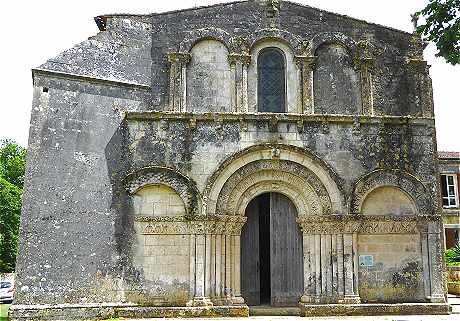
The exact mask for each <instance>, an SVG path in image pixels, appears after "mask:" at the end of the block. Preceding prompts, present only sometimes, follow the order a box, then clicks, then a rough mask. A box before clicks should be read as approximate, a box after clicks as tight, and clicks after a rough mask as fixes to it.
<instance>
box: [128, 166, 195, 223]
mask: <svg viewBox="0 0 460 321" xmlns="http://www.w3.org/2000/svg"><path fill="white" fill-rule="evenodd" d="M123 184H124V185H125V188H126V190H127V191H128V193H129V194H131V195H132V194H134V193H136V192H137V191H138V190H139V189H141V188H142V187H144V186H148V185H165V186H168V187H170V188H172V189H173V190H174V191H176V193H178V194H179V196H180V197H181V198H182V201H183V202H184V204H185V209H186V211H187V214H188V215H196V214H198V213H199V207H200V205H201V199H200V192H199V191H198V188H197V186H196V184H195V182H194V181H193V180H192V179H190V178H188V177H187V176H185V175H183V174H181V173H179V172H178V171H176V170H174V169H171V168H167V167H159V166H151V167H144V168H141V169H139V170H137V171H135V172H133V173H130V174H128V175H127V176H126V177H125V178H124V180H123Z"/></svg>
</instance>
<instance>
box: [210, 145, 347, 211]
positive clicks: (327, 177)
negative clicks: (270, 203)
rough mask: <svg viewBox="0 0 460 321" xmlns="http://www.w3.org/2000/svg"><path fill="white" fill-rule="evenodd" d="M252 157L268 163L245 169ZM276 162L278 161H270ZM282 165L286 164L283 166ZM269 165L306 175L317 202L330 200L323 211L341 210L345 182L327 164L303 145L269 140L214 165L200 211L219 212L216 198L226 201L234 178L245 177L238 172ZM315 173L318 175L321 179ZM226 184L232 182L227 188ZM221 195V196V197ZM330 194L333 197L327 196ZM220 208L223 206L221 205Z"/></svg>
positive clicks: (270, 167) (295, 173) (237, 179)
mask: <svg viewBox="0 0 460 321" xmlns="http://www.w3.org/2000/svg"><path fill="white" fill-rule="evenodd" d="M274 148H276V149H279V150H280V159H279V160H276V161H274V160H273V159H272V155H271V150H272V149H274ZM256 159H257V160H260V162H266V161H268V162H269V163H270V162H272V165H266V166H265V165H264V166H265V168H264V166H262V165H261V164H262V163H261V164H259V165H256V167H257V166H261V167H260V168H257V169H255V168H253V170H252V171H251V172H246V171H247V170H248V169H249V168H251V166H254V164H252V165H250V164H251V163H252V162H254V160H256ZM286 161H287V163H286ZM276 162H277V163H278V164H277V165H276V164H275V165H273V164H274V163H276ZM263 164H268V163H263ZM286 164H290V165H286ZM300 164H302V165H300ZM303 164H305V165H303ZM246 165H250V166H249V167H245V168H247V169H245V170H243V171H242V170H241V169H242V168H243V167H244V166H246ZM283 166H287V167H286V168H283ZM307 166H308V167H309V168H312V169H313V170H314V172H313V171H312V170H311V169H309V168H307ZM273 169H278V171H279V172H291V173H292V174H294V175H296V176H300V177H302V176H306V177H308V179H309V182H310V183H309V186H311V187H312V188H313V189H315V190H316V191H319V192H317V195H318V198H319V199H320V200H321V204H325V202H326V200H329V202H330V204H331V203H332V205H331V206H326V207H325V208H326V209H327V208H331V210H326V211H325V212H323V213H331V212H332V211H333V212H334V213H343V205H342V204H344V202H345V201H344V196H343V195H344V194H345V193H344V191H343V186H345V184H344V183H343V182H342V180H341V179H340V177H339V176H338V175H337V174H336V173H335V172H334V170H333V169H332V168H331V167H330V166H329V165H327V164H326V163H325V162H324V161H322V160H321V159H320V158H318V157H317V156H315V155H314V154H311V153H310V152H309V151H308V150H307V149H305V148H299V147H295V146H288V145H283V144H269V143H267V144H261V145H254V146H251V147H248V148H246V149H245V150H242V151H240V152H237V153H235V154H233V155H232V156H231V157H229V158H227V159H226V160H224V161H223V162H222V163H221V164H220V165H219V167H218V169H217V170H216V171H215V172H214V173H213V174H212V175H211V177H210V178H209V179H208V181H207V183H206V187H205V189H204V191H203V197H204V198H206V200H207V201H206V204H204V206H206V209H205V210H204V211H203V213H209V214H213V213H219V210H217V204H218V203H219V202H224V201H223V199H225V202H228V196H229V195H230V194H229V193H230V191H232V190H233V189H234V187H235V186H236V185H237V184H238V182H240V181H241V180H242V179H243V178H244V177H245V176H240V175H239V173H245V175H246V174H247V175H249V174H251V173H254V172H258V171H260V170H273ZM303 171H305V172H303ZM233 174H235V175H233ZM317 174H318V175H317ZM231 176H233V178H232V179H231V180H229V178H230V177H231ZM237 177H239V178H237ZM315 177H316V179H315ZM319 177H321V180H320V179H319ZM278 181H279V179H278ZM230 182H232V183H230ZM323 182H324V184H323ZM255 183H257V182H256V181H255V182H254V184H255ZM230 184H231V185H233V186H232V187H231V188H230ZM224 185H227V188H228V190H226V191H225V192H223V193H222V190H223V189H224ZM328 191H330V192H328ZM221 195H222V196H223V198H221ZM224 195H226V196H224ZM331 195H332V196H333V198H331ZM323 196H324V197H323ZM218 199H220V201H218ZM342 202H343V203H342ZM221 206H222V205H221ZM221 208H225V206H224V207H221ZM323 209H324V207H323Z"/></svg>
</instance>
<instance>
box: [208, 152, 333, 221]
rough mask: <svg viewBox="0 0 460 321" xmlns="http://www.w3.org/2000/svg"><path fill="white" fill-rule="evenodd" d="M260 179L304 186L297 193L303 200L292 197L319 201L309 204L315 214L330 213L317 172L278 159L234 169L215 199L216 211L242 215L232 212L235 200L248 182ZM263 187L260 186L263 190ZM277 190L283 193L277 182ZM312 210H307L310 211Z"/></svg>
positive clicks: (242, 192) (324, 191)
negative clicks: (316, 207) (316, 206)
mask: <svg viewBox="0 0 460 321" xmlns="http://www.w3.org/2000/svg"><path fill="white" fill-rule="evenodd" d="M278 150H279V149H278ZM263 181H265V182H269V183H270V184H272V183H273V182H281V183H286V185H287V186H305V188H303V190H302V191H301V192H300V193H299V197H303V200H293V201H294V202H301V201H306V200H308V201H309V203H310V204H311V205H313V206H315V205H316V204H319V208H318V209H315V208H314V207H310V210H311V211H313V213H314V214H330V213H331V208H332V207H331V200H330V198H329V196H328V192H327V190H326V188H325V187H324V185H323V183H322V182H321V181H320V179H319V178H318V176H316V175H315V174H314V173H313V172H312V171H311V170H309V169H307V168H306V167H304V166H302V165H299V164H297V163H294V162H291V161H286V160H277V159H276V160H260V161H254V162H251V163H249V164H247V165H245V166H243V167H241V168H239V169H238V170H237V171H236V172H235V173H233V175H231V176H230V177H229V178H228V180H227V182H226V183H225V184H224V186H223V187H222V189H221V192H220V194H219V197H218V199H217V207H216V209H217V212H218V213H228V214H240V215H244V212H243V213H240V212H233V211H235V209H236V206H235V204H236V203H237V202H238V201H239V200H240V199H242V198H243V197H244V193H245V191H247V190H248V189H249V188H250V187H251V186H253V185H255V184H256V183H260V182H263ZM264 188H266V191H270V190H273V185H270V186H269V187H267V186H264ZM264 188H262V189H260V190H264ZM294 189H295V188H294ZM279 192H281V193H283V185H280V189H279ZM313 213H311V212H310V213H309V214H313ZM305 214H306V213H305Z"/></svg>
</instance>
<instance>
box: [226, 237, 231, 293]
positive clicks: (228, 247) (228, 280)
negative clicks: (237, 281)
mask: <svg viewBox="0 0 460 321" xmlns="http://www.w3.org/2000/svg"><path fill="white" fill-rule="evenodd" d="M231 244H232V243H231V236H230V235H225V296H226V297H227V299H229V300H230V299H231V296H232V282H231V281H232V278H231V272H232V270H231V269H232V264H231V263H232V262H231Z"/></svg>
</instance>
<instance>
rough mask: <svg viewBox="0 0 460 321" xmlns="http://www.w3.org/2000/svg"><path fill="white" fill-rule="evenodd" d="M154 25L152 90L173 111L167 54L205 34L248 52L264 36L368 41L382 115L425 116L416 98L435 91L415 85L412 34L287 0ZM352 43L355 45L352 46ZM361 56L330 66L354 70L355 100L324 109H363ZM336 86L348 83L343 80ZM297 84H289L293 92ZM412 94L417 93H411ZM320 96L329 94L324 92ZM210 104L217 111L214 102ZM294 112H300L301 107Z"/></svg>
mask: <svg viewBox="0 0 460 321" xmlns="http://www.w3.org/2000/svg"><path fill="white" fill-rule="evenodd" d="M228 17H231V18H228ZM241 17H244V19H241ZM109 20H110V18H109ZM166 24H167V25H168V28H163V27H162V26H164V25H166ZM152 28H153V32H152V43H153V44H154V45H153V46H152V57H153V58H152V59H153V70H154V72H153V74H152V83H153V84H155V86H154V87H153V89H152V90H153V92H152V93H153V96H154V97H158V99H159V101H156V102H155V105H156V106H155V107H154V108H155V109H160V110H161V109H168V107H167V106H169V102H168V99H169V97H168V89H169V79H168V77H169V63H168V61H167V59H166V57H167V53H168V52H189V50H190V48H191V47H192V46H193V44H194V43H195V42H196V41H197V40H198V39H200V38H214V39H219V40H221V41H223V42H224V43H226V44H227V46H228V47H229V48H230V52H232V51H235V52H239V51H241V50H243V51H245V50H247V51H249V54H251V53H252V50H253V47H252V46H253V45H254V44H255V43H257V41H258V40H260V39H264V38H274V37H277V38H279V39H282V40H283V41H286V42H287V43H288V45H289V46H290V47H291V48H292V50H293V51H294V52H295V53H296V54H302V53H303V51H304V50H306V49H305V47H303V46H305V43H306V42H308V41H312V40H314V39H315V37H316V38H318V35H320V34H326V33H329V34H330V33H337V34H340V35H343V36H342V38H340V37H338V38H328V36H325V37H323V38H324V39H322V40H321V41H323V40H324V41H326V42H329V43H330V42H332V43H335V44H344V43H345V44H346V45H347V46H350V48H348V49H351V51H355V52H359V51H360V50H361V49H359V44H360V43H364V42H365V43H366V44H367V45H366V46H367V49H366V50H367V51H368V53H367V54H368V55H369V56H370V57H372V58H373V64H374V67H375V69H374V71H373V72H372V82H373V85H372V90H373V105H374V106H373V108H374V113H375V114H376V115H398V116H399V115H420V116H421V115H423V114H424V112H423V106H422V105H423V104H425V103H423V102H422V101H421V100H418V101H417V99H416V98H415V96H417V95H418V96H420V92H418V91H420V90H422V91H426V90H428V91H429V90H430V89H429V87H423V88H419V87H416V88H412V87H411V86H412V85H413V83H412V82H410V80H412V79H415V78H413V77H418V76H417V75H418V74H417V73H415V74H414V75H415V76H412V73H411V70H414V68H413V67H414V64H408V63H407V59H408V57H409V56H412V55H419V54H420V48H419V47H416V46H415V49H414V48H412V47H411V46H412V43H413V41H412V40H411V38H412V35H411V34H409V33H405V32H401V31H397V30H392V29H390V28H386V27H383V26H379V25H375V24H370V23H366V22H364V21H360V20H356V19H352V18H350V17H346V16H340V15H337V14H333V13H330V12H325V11H321V10H318V9H316V8H311V7H308V6H301V5H298V4H294V3H289V2H284V1H282V2H281V7H280V10H279V13H278V14H275V15H273V17H270V14H269V13H268V9H267V6H266V5H265V4H263V3H262V2H257V1H247V2H238V3H229V4H226V5H221V6H211V7H205V8H196V9H193V10H188V11H180V12H174V13H166V14H158V15H153V16H152ZM270 28H278V29H279V30H277V31H272V32H270V31H268V29H270ZM319 38H321V37H319ZM411 41H412V42H411ZM352 46H355V48H351V47H352ZM356 46H357V47H356ZM320 50H322V49H320ZM312 54H315V52H313V53H312ZM358 58H359V57H358V56H357V55H356V54H355V55H354V56H350V57H348V58H347V59H345V60H348V61H346V63H347V65H348V66H347V67H346V68H348V69H346V70H347V72H346V73H343V71H341V70H342V68H343V66H336V67H337V68H335V67H334V66H331V67H330V68H335V69H334V70H333V73H334V74H348V76H346V77H345V78H347V77H348V78H349V79H350V80H351V82H352V85H350V86H351V87H349V88H348V89H347V90H348V91H350V93H351V94H352V96H351V97H349V98H348V99H349V100H350V101H346V100H345V101H342V100H340V101H341V103H339V104H337V105H335V107H334V108H333V107H331V106H329V107H327V109H324V110H323V109H319V111H320V112H326V111H327V112H329V113H333V114H347V113H355V114H356V113H358V110H359V108H358V107H359V106H350V105H349V103H350V102H351V103H354V104H357V105H359V100H360V97H359V94H358V93H357V90H356V88H355V86H356V83H357V82H358V78H359V77H358V76H359V75H352V74H351V69H349V68H350V64H351V65H353V67H357V68H359V64H357V62H358V60H359V59H358ZM342 60H344V59H341V61H342ZM344 62H345V61H344ZM251 63H252V64H254V63H256V61H255V60H254V59H252V62H251ZM290 75H292V74H290ZM410 77H412V78H410ZM424 81H425V80H424ZM334 83H335V82H334ZM428 83H429V81H428V80H426V81H425V82H424V84H426V85H427V86H428V85H429V84H428ZM336 84H337V85H339V86H344V85H343V84H340V82H339V81H337V83H336ZM292 88H293V87H292V86H289V87H288V90H291V89H292ZM353 88H355V89H353ZM417 90H418V91H417ZM411 95H412V96H414V97H413V98H411V97H409V96H411ZM205 96H211V92H209V93H205ZM336 96H337V97H338V98H339V99H346V98H344V97H345V95H341V94H339V93H337V95H336ZM340 97H342V98H340ZM317 98H318V99H322V98H324V97H321V96H319V95H318V96H317ZM157 102H158V104H157ZM321 103H322V102H321V101H320V102H318V104H319V105H321ZM324 104H326V103H324ZM251 105H252V104H250V106H251ZM207 108H208V110H209V111H213V108H214V106H209V107H207ZM291 110H296V108H293V109H291Z"/></svg>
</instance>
